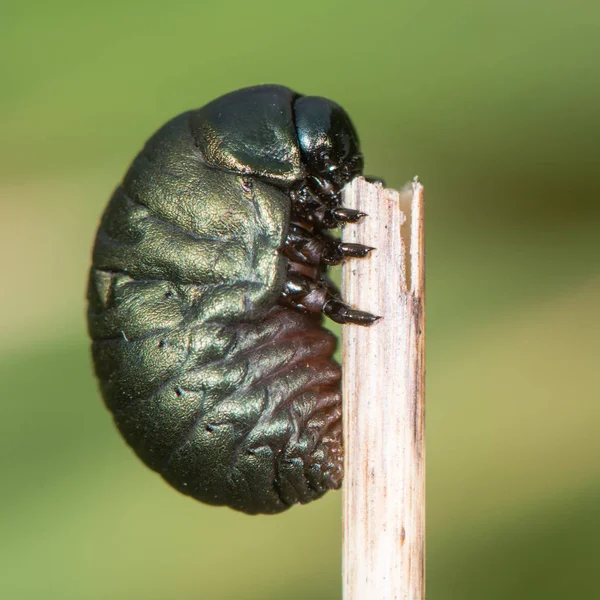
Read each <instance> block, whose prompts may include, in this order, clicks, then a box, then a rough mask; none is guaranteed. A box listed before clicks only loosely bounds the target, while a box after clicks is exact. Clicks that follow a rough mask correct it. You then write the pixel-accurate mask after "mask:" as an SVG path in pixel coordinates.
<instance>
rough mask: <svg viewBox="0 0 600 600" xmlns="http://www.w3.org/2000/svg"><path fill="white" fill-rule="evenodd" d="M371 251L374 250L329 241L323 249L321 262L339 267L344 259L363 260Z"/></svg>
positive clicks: (332, 240)
mask: <svg viewBox="0 0 600 600" xmlns="http://www.w3.org/2000/svg"><path fill="white" fill-rule="evenodd" d="M371 250H375V248H372V247H371V246H364V245H363V244H348V243H345V242H340V241H338V240H334V239H331V240H330V241H328V243H327V244H326V245H325V248H323V254H322V256H321V262H322V263H324V264H326V265H339V264H340V263H342V262H344V260H346V258H364V257H365V256H367V254H369V252H371Z"/></svg>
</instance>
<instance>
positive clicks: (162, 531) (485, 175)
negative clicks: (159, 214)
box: [0, 0, 600, 600]
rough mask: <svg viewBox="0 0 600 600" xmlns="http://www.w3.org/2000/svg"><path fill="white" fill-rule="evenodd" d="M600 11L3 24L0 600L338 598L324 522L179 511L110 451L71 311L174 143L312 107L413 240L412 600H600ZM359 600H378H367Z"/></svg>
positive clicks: (440, 1) (172, 12) (298, 513)
mask: <svg viewBox="0 0 600 600" xmlns="http://www.w3.org/2000/svg"><path fill="white" fill-rule="evenodd" d="M599 40H600V4H597V3H594V2H589V1H585V0H569V1H566V0H563V1H558V0H528V1H523V0H505V1H503V2H499V1H496V2H478V1H475V0H472V1H469V0H456V1H454V2H445V1H444V0H431V1H420V2H406V1H404V0H395V1H392V0H389V1H383V0H371V1H370V2H366V3H360V4H359V3H357V2H352V1H351V0H329V1H327V0H325V1H323V0H303V1H302V2H300V3H298V2H275V1H273V2H258V1H257V2H248V1H247V0H229V1H228V2H201V1H197V2H177V1H173V2H157V1H150V0H146V1H144V2H142V1H141V0H140V1H127V0H119V1H116V0H104V1H103V2H96V3H91V2H90V3H87V2H80V1H75V0H55V1H53V2H43V1H41V0H38V1H29V2H28V1H23V2H2V3H1V4H0V199H1V200H0V202H1V212H0V273H1V277H2V278H1V282H2V283H0V292H1V293H0V341H1V343H0V598H5V599H6V600H38V599H43V600H53V599H59V600H121V599H123V600H196V599H209V600H210V599H217V600H221V599H230V598H236V599H244V600H258V599H260V600H271V599H273V600H275V599H277V600H279V599H282V598H285V599H287V600H300V599H314V600H320V599H327V600H332V599H336V598H340V543H341V495H340V494H329V495H328V496H327V497H326V498H324V499H323V500H322V501H319V502H316V503H314V504H312V505H309V506H305V507H300V508H294V509H292V510H290V511H289V512H287V513H286V514H283V515H281V516H277V517H253V518H250V517H246V516H244V515H240V514H236V513H233V512H231V511H229V510H227V509H216V508H208V507H204V506H202V505H199V504H197V503H195V502H194V501H192V500H190V499H188V498H185V497H183V496H180V495H179V494H177V493H176V492H174V491H172V490H171V489H170V488H169V487H168V486H167V485H166V484H164V483H163V482H162V481H161V480H160V479H159V477H158V476H156V475H155V474H153V473H152V472H150V471H149V470H147V469H146V468H144V467H143V466H142V465H141V464H140V463H139V462H138V460H137V459H136V458H135V457H134V456H133V454H132V453H131V452H130V451H129V449H128V448H127V447H126V446H125V445H124V444H123V443H122V441H121V440H120V439H119V437H118V435H117V433H116V431H115V430H114V428H113V426H112V423H111V420H110V417H109V415H108V414H107V413H106V412H105V410H104V408H103V406H102V403H101V401H100V398H99V395H98V393H97V389H96V384H95V382H94V379H93V377H92V373H91V366H90V360H89V357H88V344H87V341H86V333H85V321H84V289H85V279H86V270H87V265H88V258H89V252H90V247H91V243H92V238H93V235H94V230H95V227H96V225H97V221H98V218H99V215H100V214H101V211H102V209H103V205H104V204H105V202H106V200H107V198H108V196H109V195H110V193H111V191H112V188H113V187H114V186H115V185H116V183H117V182H118V180H119V179H120V177H121V176H122V175H123V173H124V171H125V169H126V167H127V166H128V164H129V162H130V160H131V159H132V158H133V156H134V154H135V153H136V152H137V151H138V149H139V148H140V146H141V145H142V143H143V142H144V140H145V139H146V138H147V137H148V136H149V135H150V134H151V133H152V132H153V131H154V130H155V129H156V128H157V127H158V126H159V125H161V124H162V123H163V122H164V121H166V120H167V119H168V118H170V117H171V116H173V115H175V114H177V113H179V112H181V111H183V110H186V109H188V108H191V107H196V106H200V105H202V104H204V103H205V102H207V101H209V100H211V99H212V98H214V97H216V96H218V95H220V94H222V93H224V92H227V91H230V90H232V89H236V88H239V87H243V86H246V85H251V84H256V83H266V82H277V83H282V84H285V85H288V86H290V87H293V88H296V89H298V90H299V91H301V92H303V93H306V94H319V95H324V96H328V97H331V98H333V99H335V100H337V101H338V102H339V103H340V104H342V105H343V106H344V107H345V108H346V109H347V110H348V111H349V113H350V114H351V115H352V118H353V120H354V122H355V124H356V126H357V128H358V130H359V132H360V134H361V137H362V142H363V146H364V151H365V155H366V157H367V170H368V172H369V173H372V174H377V175H380V176H383V177H385V179H386V180H387V182H388V184H389V185H391V186H394V187H397V186H400V185H402V184H403V183H404V182H405V181H407V180H409V179H411V178H412V177H413V176H414V175H415V174H418V175H419V176H420V177H421V179H422V181H423V182H424V184H425V187H426V193H427V221H428V241H427V251H428V336H429V337H428V364H427V372H428V420H427V428H428V539H427V548H428V556H427V565H428V576H427V577H428V581H427V585H428V598H429V599H430V600H459V599H460V600H483V599H486V600H496V599H498V600H500V599H503V600H504V599H506V598H511V599H527V600H537V599H542V598H543V599H544V600H554V599H557V600H558V599H561V600H564V599H565V598H577V599H578V600H587V599H597V598H600V575H599V570H598V563H599V561H600V541H599V540H600V509H599V506H600V461H599V460H598V459H599V456H600V435H599V433H598V429H599V426H600V382H599V363H600V343H599V341H598V340H599V337H600V317H599V310H600V271H599V267H600V202H599V191H600V169H599V160H600V151H599V143H600V102H599V100H600V69H598V58H599V56H600V41H599ZM374 600H377V599H374Z"/></svg>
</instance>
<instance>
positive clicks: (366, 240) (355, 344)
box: [342, 178, 425, 600]
mask: <svg viewBox="0 0 600 600" xmlns="http://www.w3.org/2000/svg"><path fill="white" fill-rule="evenodd" d="M344 206H345V207H347V208H356V209H358V210H360V211H363V212H365V213H367V215H368V216H367V217H366V218H365V219H364V221H363V222H361V223H360V224H357V225H348V226H346V227H345V228H344V232H343V239H344V241H346V242H355V243H361V244H366V245H367V246H375V247H376V250H374V251H373V252H371V254H370V255H369V257H368V258H364V259H354V260H348V261H347V262H346V264H345V265H344V269H343V297H344V300H345V301H346V302H348V303H349V304H351V305H352V306H353V307H355V308H358V309H360V310H366V311H369V312H372V313H374V314H376V315H381V316H382V317H383V318H382V319H380V320H379V321H377V322H376V323H375V324H374V325H372V326H370V327H360V326H356V325H345V326H344V327H343V347H342V353H343V359H342V365H343V384H342V386H343V387H342V389H343V411H344V451H345V478H344V500H343V503H344V524H343V527H344V529H343V531H344V541H343V546H344V547H343V589H344V594H343V597H344V600H423V599H424V598H425V337H424V331H425V330H424V325H425V310H424V309H425V304H424V294H425V265H424V231H423V187H422V186H421V184H420V183H419V182H418V181H416V180H415V181H414V182H413V183H412V185H410V186H407V188H405V189H404V190H402V191H401V192H397V191H395V190H388V189H384V188H383V187H382V186H381V185H373V184H370V183H367V182H366V181H365V180H364V179H362V178H361V179H357V180H355V181H354V182H353V183H352V184H351V185H350V186H348V188H347V189H346V192H345V200H344Z"/></svg>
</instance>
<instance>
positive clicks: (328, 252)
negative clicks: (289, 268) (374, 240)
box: [282, 223, 373, 265]
mask: <svg viewBox="0 0 600 600" xmlns="http://www.w3.org/2000/svg"><path fill="white" fill-rule="evenodd" d="M371 250H373V248H372V247H370V246H364V245H363V244H349V243H346V242H341V241H340V240H338V239H335V238H333V237H331V236H330V235H329V234H327V233H325V232H322V231H321V232H319V233H315V232H311V231H309V230H307V229H304V228H303V227H301V226H300V225H297V224H294V223H293V224H292V225H291V226H290V230H289V232H288V235H287V237H286V240H285V243H284V245H283V248H282V252H283V253H284V254H285V256H287V257H288V258H289V259H290V260H291V261H293V262H299V263H302V264H308V265H319V264H324V265H339V264H340V263H342V262H344V260H345V259H346V258H363V257H365V256H366V255H367V254H368V253H369V252H371Z"/></svg>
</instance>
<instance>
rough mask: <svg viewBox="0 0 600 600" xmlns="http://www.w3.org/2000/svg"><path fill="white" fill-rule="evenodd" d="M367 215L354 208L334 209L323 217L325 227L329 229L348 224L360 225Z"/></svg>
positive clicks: (326, 212)
mask: <svg viewBox="0 0 600 600" xmlns="http://www.w3.org/2000/svg"><path fill="white" fill-rule="evenodd" d="M366 216H367V213H364V212H361V211H360V210H355V209H353V208H332V209H330V210H327V211H325V214H324V215H323V221H322V223H323V226H324V227H327V228H329V229H332V228H334V227H339V226H340V225H345V224H346V223H358V222H359V221H361V220H362V219H363V218H364V217H366Z"/></svg>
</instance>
